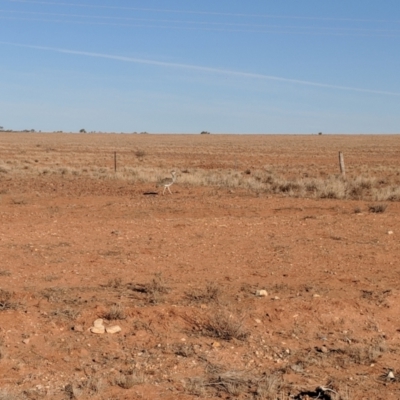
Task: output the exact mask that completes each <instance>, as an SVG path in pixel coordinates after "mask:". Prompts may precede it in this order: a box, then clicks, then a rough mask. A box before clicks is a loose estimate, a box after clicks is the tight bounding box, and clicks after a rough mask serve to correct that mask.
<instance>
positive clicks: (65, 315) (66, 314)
mask: <svg viewBox="0 0 400 400" xmlns="http://www.w3.org/2000/svg"><path fill="white" fill-rule="evenodd" d="M79 315H80V312H79V310H76V309H75V308H71V307H66V308H61V309H60V308H57V309H56V310H53V311H51V312H50V313H49V316H50V317H56V318H60V319H67V320H76V319H77V318H78V317H79Z"/></svg>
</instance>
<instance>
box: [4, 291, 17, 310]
mask: <svg viewBox="0 0 400 400" xmlns="http://www.w3.org/2000/svg"><path fill="white" fill-rule="evenodd" d="M11 299H12V293H11V292H9V291H8V290H4V289H0V311H6V310H16V309H17V308H18V307H19V303H14V302H12V301H11Z"/></svg>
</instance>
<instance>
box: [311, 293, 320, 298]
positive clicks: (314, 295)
mask: <svg viewBox="0 0 400 400" xmlns="http://www.w3.org/2000/svg"><path fill="white" fill-rule="evenodd" d="M313 297H315V298H317V297H321V296H320V295H319V294H317V293H315V294H313Z"/></svg>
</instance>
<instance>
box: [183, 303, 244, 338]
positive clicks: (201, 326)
mask: <svg viewBox="0 0 400 400" xmlns="http://www.w3.org/2000/svg"><path fill="white" fill-rule="evenodd" d="M184 319H185V320H186V322H188V323H189V324H190V325H191V328H192V331H193V332H195V333H196V334H199V335H203V336H209V337H213V338H217V339H222V340H232V339H237V340H246V339H247V337H248V336H249V335H250V332H249V331H248V330H247V329H246V328H245V326H244V317H243V316H238V315H235V314H233V313H231V312H228V311H226V310H219V311H216V312H215V313H213V312H209V313H203V314H197V315H194V316H189V315H186V316H185V317H184Z"/></svg>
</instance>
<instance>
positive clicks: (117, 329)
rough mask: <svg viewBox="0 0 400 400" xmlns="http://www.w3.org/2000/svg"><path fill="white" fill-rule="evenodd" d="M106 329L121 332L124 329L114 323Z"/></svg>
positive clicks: (108, 331)
mask: <svg viewBox="0 0 400 400" xmlns="http://www.w3.org/2000/svg"><path fill="white" fill-rule="evenodd" d="M106 331H107V333H118V332H121V331H122V329H121V327H120V326H118V325H113V326H108V327H107V328H106Z"/></svg>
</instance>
